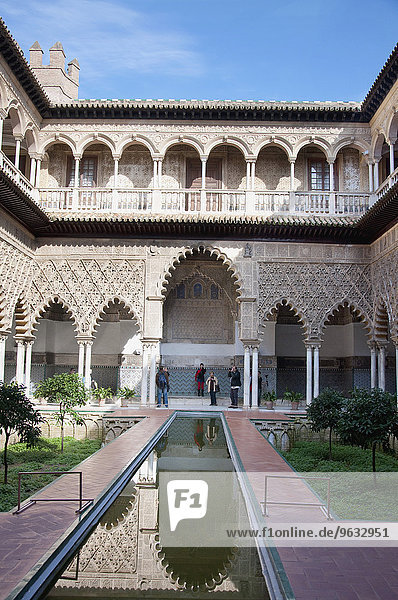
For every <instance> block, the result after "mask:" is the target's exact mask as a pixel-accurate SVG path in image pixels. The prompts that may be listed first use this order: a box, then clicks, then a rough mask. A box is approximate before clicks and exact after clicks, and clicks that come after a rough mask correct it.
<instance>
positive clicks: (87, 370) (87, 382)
mask: <svg viewBox="0 0 398 600" xmlns="http://www.w3.org/2000/svg"><path fill="white" fill-rule="evenodd" d="M92 345H93V342H92V341H87V342H86V361H85V365H84V387H85V388H86V390H89V389H91V347H92Z"/></svg>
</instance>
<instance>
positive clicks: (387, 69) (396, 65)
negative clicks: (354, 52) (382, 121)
mask: <svg viewBox="0 0 398 600" xmlns="http://www.w3.org/2000/svg"><path fill="white" fill-rule="evenodd" d="M397 78H398V44H396V46H395V48H394V49H393V51H392V52H391V54H390V56H389V57H388V59H387V61H386V63H385V64H384V66H383V68H382V70H381V71H380V73H379V75H378V76H377V78H376V80H375V82H374V84H373V85H372V87H371V88H370V90H369V92H368V94H367V95H366V98H365V100H364V101H363V103H362V113H363V116H364V118H365V120H366V121H370V120H371V118H372V117H373V115H374V114H375V113H376V111H377V109H378V108H379V107H380V105H381V103H382V102H383V100H384V98H385V97H386V96H387V94H388V92H389V91H390V90H391V88H392V86H393V85H394V83H395V82H396V81H397Z"/></svg>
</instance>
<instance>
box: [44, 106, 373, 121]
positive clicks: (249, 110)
mask: <svg viewBox="0 0 398 600" xmlns="http://www.w3.org/2000/svg"><path fill="white" fill-rule="evenodd" d="M46 118H50V119H55V120H65V119H74V120H79V119H90V120H96V119H101V120H104V119H109V120H115V119H118V120H133V121H139V120H146V121H234V122H247V121H250V122H251V121H258V122H261V121H267V122H269V121H270V122H282V121H283V122H289V121H291V122H315V123H360V122H363V121H364V119H363V115H362V112H361V110H360V108H359V107H355V106H350V105H344V103H342V105H341V106H338V105H337V103H336V104H333V103H331V104H330V105H328V104H327V103H325V105H324V106H322V105H320V104H313V105H312V104H311V103H303V104H300V103H297V105H294V104H292V105H278V104H269V103H250V102H248V103H239V102H231V103H228V102H221V103H220V104H219V105H216V104H214V105H208V106H206V104H201V103H198V104H197V105H195V104H187V105H184V102H183V101H181V103H175V104H173V105H168V103H167V102H166V103H164V104H162V103H153V104H151V103H150V102H145V103H142V104H139V103H136V102H129V101H126V102H121V103H120V104H118V103H109V102H103V103H102V102H98V103H96V102H81V103H71V104H59V105H54V106H51V107H50V108H49V110H48V111H47V113H46Z"/></svg>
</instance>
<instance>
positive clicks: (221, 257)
mask: <svg viewBox="0 0 398 600" xmlns="http://www.w3.org/2000/svg"><path fill="white" fill-rule="evenodd" d="M202 251H203V252H206V251H208V252H209V254H210V256H213V255H214V256H216V258H217V260H218V261H222V263H223V265H225V266H226V267H227V272H228V271H231V278H232V279H234V280H235V281H234V285H235V286H236V294H237V296H238V297H239V296H241V295H242V292H243V283H242V278H241V276H240V273H239V271H238V269H237V267H236V266H235V265H234V264H233V262H232V260H231V259H230V258H228V257H227V255H226V254H224V253H223V252H221V250H219V249H218V248H214V247H213V246H206V245H204V244H198V245H197V246H187V247H186V248H184V249H183V250H180V252H179V253H178V254H177V256H176V257H174V258H173V259H172V260H171V261H170V262H169V263H168V265H167V266H166V268H165V271H164V273H163V274H162V276H161V280H160V281H159V283H158V286H157V291H158V292H159V294H160V295H161V296H163V298H165V297H166V292H167V291H168V287H169V281H168V280H169V279H170V278H171V276H172V271H174V270H175V269H176V267H177V265H178V264H179V263H180V262H181V261H182V260H184V259H185V258H186V257H187V255H188V254H191V255H192V254H193V253H194V252H198V253H201V252H202Z"/></svg>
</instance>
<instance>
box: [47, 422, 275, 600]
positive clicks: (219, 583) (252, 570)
mask: <svg viewBox="0 0 398 600" xmlns="http://www.w3.org/2000/svg"><path fill="white" fill-rule="evenodd" d="M170 482H171V483H170ZM173 510H174V512H175V515H174V520H173V518H172V517H171V516H170V515H171V513H172V511H173ZM169 511H170V515H169ZM236 524H239V525H240V526H242V525H245V524H246V525H248V519H247V514H246V508H245V503H244V499H243V497H242V494H241V491H240V486H239V482H238V479H237V477H236V474H235V471H234V467H233V463H232V460H231V457H230V454H229V451H228V447H227V443H226V439H225V435H224V430H223V424H222V421H221V419H219V418H217V417H216V418H193V417H188V416H186V417H185V416H184V417H179V418H177V419H175V420H174V422H173V423H172V424H171V425H170V427H169V429H168V430H167V432H166V433H165V435H164V436H163V437H162V438H161V439H160V440H159V442H158V443H157V445H156V447H155V449H154V450H153V452H152V453H151V454H150V456H149V457H148V459H147V460H146V461H145V462H144V463H143V464H142V465H141V467H140V469H139V470H138V471H137V472H136V473H135V474H134V476H133V477H132V478H131V480H130V481H129V483H128V484H127V485H126V486H125V488H124V489H123V491H122V492H121V494H120V495H119V497H118V498H117V499H116V500H115V502H114V503H113V504H112V506H111V507H110V508H109V509H108V510H107V512H106V513H105V514H104V515H103V516H102V518H101V520H100V522H99V523H98V524H97V526H96V528H95V529H94V531H93V532H92V534H91V535H90V537H89V538H88V539H87V540H86V542H85V543H84V544H83V545H82V547H81V548H80V550H79V551H78V553H77V555H76V556H75V557H74V558H73V560H72V561H71V563H70V564H69V566H68V567H67V569H66V570H65V571H64V573H63V574H62V576H61V577H60V578H59V579H58V581H57V582H56V583H55V585H54V587H53V588H52V589H51V591H50V592H49V593H48V595H47V596H46V597H47V598H52V599H59V600H61V599H66V598H72V597H73V598H81V599H86V598H87V599H88V598H93V597H95V598H157V599H161V598H175V597H187V598H188V597H189V598H191V597H195V598H202V597H207V596H209V594H211V595H212V596H213V597H219V598H222V599H226V600H229V599H230V598H231V599H232V598H236V599H240V598H248V599H253V600H254V599H256V600H257V599H267V598H268V597H269V596H268V593H267V589H266V585H265V581H264V578H263V575H262V571H261V566H260V561H259V559H258V554H257V550H256V548H255V547H237V545H235V543H231V541H230V540H228V539H227V538H226V536H225V526H226V525H231V526H236ZM223 532H224V535H223Z"/></svg>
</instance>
